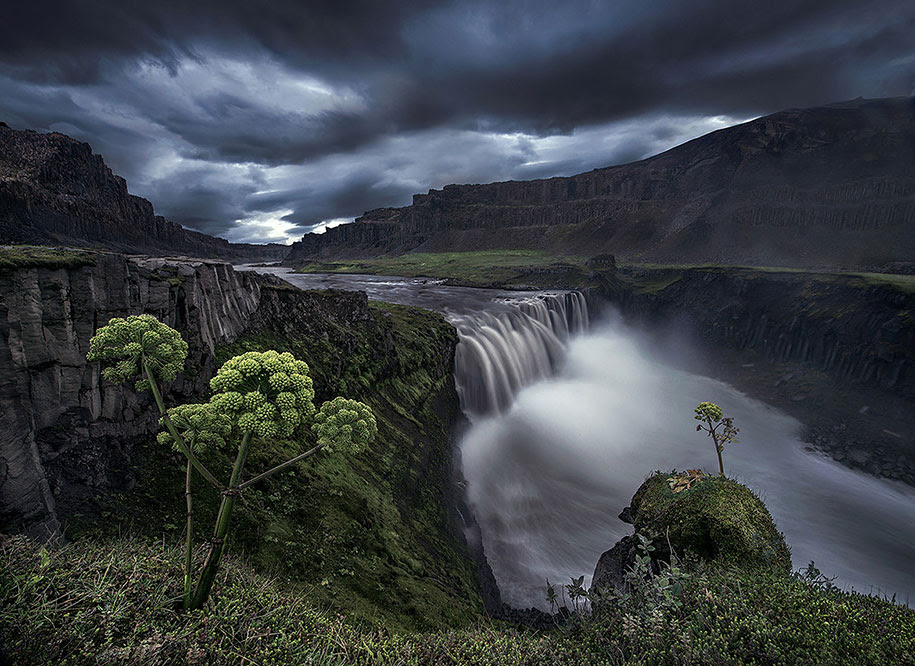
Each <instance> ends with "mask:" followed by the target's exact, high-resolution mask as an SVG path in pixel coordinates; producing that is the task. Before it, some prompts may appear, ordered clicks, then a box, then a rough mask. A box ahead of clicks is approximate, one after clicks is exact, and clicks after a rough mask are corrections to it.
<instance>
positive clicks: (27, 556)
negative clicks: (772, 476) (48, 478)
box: [0, 537, 915, 666]
mask: <svg viewBox="0 0 915 666" xmlns="http://www.w3.org/2000/svg"><path fill="white" fill-rule="evenodd" d="M172 543H173V542H169V541H163V540H161V539H141V538H137V537H120V538H117V539H114V540H101V541H100V540H93V539H86V540H82V541H80V542H77V543H73V544H70V545H68V546H65V547H63V548H61V549H59V550H52V551H45V550H43V549H40V548H39V547H37V546H35V545H33V544H30V543H29V542H27V541H26V540H25V539H24V538H22V537H15V538H11V539H6V540H5V541H3V542H2V545H0V662H3V663H10V664H17V666H38V665H41V666H44V665H46V664H47V665H51V664H53V665H56V666H81V665H83V664H86V665H89V664H92V665H97V664H109V665H111V666H128V665H130V666H139V665H141V664H142V665H143V666H157V665H165V664H199V665H201V666H202V665H204V664H206V665H215V666H223V665H241V664H257V665H259V666H266V665H272V664H277V665H280V664H283V665H285V664H289V665H291V666H295V665H299V664H301V665H304V664H312V665H321V664H327V665H330V664H340V665H346V664H365V665H370V664H390V665H398V666H412V665H416V666H420V665H428V666H437V665H439V664H478V665H481V666H483V665H491V666H503V665H505V666H509V665H510V666H521V665H525V666H539V665H541V664H551V665H554V666H562V665H569V666H572V665H575V666H579V665H581V664H588V665H595V666H597V665H601V664H604V665H611V666H618V665H619V666H621V665H623V664H628V665H645V666H648V665H656V664H659V665H671V666H674V665H677V666H679V665H684V666H685V665H687V664H690V665H710V666H711V665H713V664H714V665H722V664H757V665H760V666H762V665H772V666H776V665H785V666H788V665H792V666H794V665H799V666H820V665H823V666H831V665H835V666H845V665H847V664H856V665H867V664H873V665H878V664H880V665H883V664H912V663H915V611H912V609H909V608H905V607H902V606H899V605H896V604H894V603H891V602H890V601H886V600H883V599H879V598H877V597H873V596H866V595H860V594H855V593H849V592H843V591H840V590H835V589H828V587H826V586H825V585H823V584H822V583H818V582H817V581H815V580H808V581H805V580H802V579H798V578H796V577H792V576H786V575H776V574H773V573H771V572H768V573H767V572H763V571H757V572H752V573H748V572H745V571H741V570H739V569H736V568H733V567H727V566H717V565H699V566H697V567H696V568H695V569H693V570H692V572H691V574H690V576H689V578H688V579H686V582H685V585H684V589H683V592H682V593H681V595H680V597H679V599H680V602H681V606H680V607H678V608H670V607H665V608H664V609H663V610H660V611H658V610H654V609H653V608H651V607H647V606H646V605H645V603H646V602H640V603H641V604H642V605H641V606H637V605H633V604H632V603H627V602H622V603H619V604H617V603H611V604H610V605H608V606H606V607H605V609H604V610H602V611H601V612H600V613H598V614H596V615H594V616H592V617H589V618H585V619H584V620H582V621H579V622H577V623H575V624H574V625H573V626H571V627H568V628H565V629H563V630H556V631H553V632H549V633H546V634H535V633H530V632H523V631H519V630H516V629H513V628H511V627H508V626H505V625H501V624H499V623H495V624H491V623H488V622H485V621H482V622H480V623H478V624H476V625H474V626H470V627H467V628H464V629H451V630H441V631H435V632H428V631H426V632H422V631H410V632H394V631H390V630H389V629H387V628H385V627H376V628H371V629H368V628H360V627H358V626H354V625H352V624H350V623H349V622H347V621H346V620H345V619H343V618H342V617H341V616H340V615H338V614H337V613H335V612H334V611H333V610H331V609H327V608H323V607H322V604H321V603H320V602H319V600H317V599H316V598H315V597H314V596H313V595H312V594H311V593H310V592H309V591H308V590H307V589H304V588H302V587H300V586H296V585H294V584H290V583H289V582H288V581H284V580H282V579H280V578H276V577H268V576H264V575H261V574H258V573H255V572H254V571H253V570H252V567H251V565H250V563H249V562H246V561H245V560H243V559H240V558H239V557H237V556H229V557H227V558H226V559H225V561H224V566H223V567H222V570H221V572H220V575H219V578H218V581H217V588H216V589H217V594H216V595H215V596H214V597H213V599H212V600H211V605H210V606H209V607H208V608H207V609H205V610H203V611H191V612H183V611H180V610H177V605H176V602H177V601H178V598H179V597H180V594H181V590H180V580H181V571H182V562H183V559H182V558H183V552H182V550H181V548H180V546H178V545H177V544H175V545H172ZM199 554H200V555H202V553H199Z"/></svg>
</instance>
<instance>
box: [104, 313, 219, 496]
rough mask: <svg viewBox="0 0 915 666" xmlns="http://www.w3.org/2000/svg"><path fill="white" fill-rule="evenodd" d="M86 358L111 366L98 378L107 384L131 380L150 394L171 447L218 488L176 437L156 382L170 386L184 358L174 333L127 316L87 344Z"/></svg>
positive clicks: (149, 319) (152, 322)
mask: <svg viewBox="0 0 915 666" xmlns="http://www.w3.org/2000/svg"><path fill="white" fill-rule="evenodd" d="M86 358H87V360H89V361H100V362H108V363H114V365H111V366H109V367H107V368H105V369H104V370H102V376H103V377H104V378H105V379H107V380H108V381H110V382H113V383H115V384H124V383H126V382H129V381H131V380H135V383H134V387H135V388H136V390H137V391H140V392H142V391H151V392H152V394H153V398H154V399H155V401H156V406H157V407H158V408H159V415H160V417H161V419H162V420H163V421H164V422H165V427H166V428H167V429H168V432H169V433H170V434H171V436H172V438H173V440H174V442H175V446H176V447H177V448H178V450H179V451H181V452H182V453H183V454H184V455H185V456H187V459H188V460H189V461H190V463H191V464H192V465H193V466H194V467H195V468H196V469H197V471H198V472H200V474H202V475H203V477H204V478H205V479H206V480H207V481H209V482H210V483H211V484H212V485H214V486H216V487H217V488H220V489H221V488H222V485H221V484H220V483H219V481H217V480H216V477H215V476H213V475H212V474H211V473H210V471H209V470H208V469H207V468H206V467H205V466H204V465H203V463H201V462H200V460H199V459H198V458H197V456H196V455H194V452H193V451H191V450H190V448H188V446H187V444H186V443H185V442H184V438H183V437H181V435H180V434H178V431H177V430H176V429H175V426H174V424H173V423H172V420H171V418H170V417H169V415H168V412H167V411H166V409H165V402H164V401H163V399H162V392H161V391H160V389H159V382H160V381H161V382H170V381H173V380H174V379H175V377H177V376H178V373H179V372H180V371H181V369H182V368H183V367H184V361H185V359H186V358H187V343H186V342H185V341H184V340H183V339H182V338H181V334H180V333H178V331H176V330H175V329H173V328H172V327H171V326H168V325H167V324H163V323H162V322H161V321H159V320H158V319H156V318H155V317H153V316H152V315H131V316H130V317H127V318H126V319H122V318H120V317H115V318H114V319H112V320H111V321H109V322H108V324H107V325H105V326H102V327H101V328H100V329H98V330H97V331H96V332H95V335H94V336H93V337H92V339H91V340H89V353H88V354H87V355H86Z"/></svg>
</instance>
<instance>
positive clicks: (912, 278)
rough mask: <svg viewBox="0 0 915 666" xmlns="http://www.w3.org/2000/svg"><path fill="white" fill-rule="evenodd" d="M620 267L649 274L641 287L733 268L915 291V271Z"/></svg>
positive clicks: (653, 288)
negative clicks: (692, 273)
mask: <svg viewBox="0 0 915 666" xmlns="http://www.w3.org/2000/svg"><path fill="white" fill-rule="evenodd" d="M620 267H621V268H624V269H628V270H629V271H632V270H636V271H645V272H648V273H649V275H650V276H649V277H646V278H640V279H639V280H638V288H639V289H640V290H642V291H657V290H659V289H664V288H666V287H667V286H669V285H670V284H673V283H674V282H676V281H677V280H678V279H679V276H678V275H677V273H682V272H684V271H715V272H720V271H733V272H742V273H786V274H793V275H803V276H807V277H809V278H811V279H813V280H817V281H821V282H835V281H842V282H846V283H847V284H850V285H852V286H858V287H868V286H872V285H877V286H884V285H885V286H890V287H893V288H894V289H897V290H899V291H901V292H903V293H907V294H911V293H915V275H901V274H896V273H866V272H856V271H828V270H815V269H809V268H789V267H783V266H744V265H731V264H652V263H621V264H620Z"/></svg>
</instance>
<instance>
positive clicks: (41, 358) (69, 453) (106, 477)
mask: <svg viewBox="0 0 915 666" xmlns="http://www.w3.org/2000/svg"><path fill="white" fill-rule="evenodd" d="M94 261H95V265H88V266H83V267H79V268H73V269H65V268H58V269H47V268H26V269H20V270H15V271H8V272H4V273H0V338H2V340H3V342H4V344H2V345H0V423H2V428H0V531H2V530H4V529H9V528H13V529H24V530H25V531H27V532H29V533H30V534H33V535H35V536H47V535H49V534H54V533H56V532H57V529H58V516H57V510H56V505H57V503H58V502H63V503H64V504H66V505H67V507H68V512H69V513H75V512H78V511H79V510H80V509H81V508H82V506H83V504H84V502H85V501H87V500H89V499H90V497H91V495H92V494H93V493H94V492H95V491H96V490H98V489H104V488H112V487H119V486H120V487H125V486H129V484H130V482H131V480H130V479H131V470H130V467H131V456H130V454H131V450H132V448H133V446H134V445H135V444H137V443H138V442H139V441H141V440H144V439H146V438H148V437H149V436H150V433H153V432H155V431H156V430H157V427H158V426H157V423H156V419H157V417H156V415H155V413H154V412H155V410H154V409H152V401H151V398H150V397H149V395H148V394H137V393H135V392H134V391H130V390H124V389H122V388H121V387H117V386H113V385H111V384H108V383H107V382H102V381H101V380H100V378H99V368H98V364H89V363H87V361H86V353H87V352H88V351H89V338H90V337H92V335H94V332H95V330H96V329H97V328H98V327H99V326H102V325H104V324H105V323H106V322H107V321H108V320H109V319H111V318H112V317H118V316H126V315H128V314H139V313H149V314H152V315H155V316H156V317H158V318H159V319H161V320H162V321H164V322H166V323H168V324H169V325H170V326H173V327H175V328H177V329H178V330H179V331H181V333H182V334H183V336H184V338H185V340H187V342H188V344H189V347H190V352H189V355H188V362H187V368H188V369H189V371H190V372H189V373H187V374H186V375H182V376H179V378H178V379H177V381H175V382H174V383H173V384H172V386H171V387H170V391H171V392H172V393H173V394H174V395H173V397H175V398H189V397H191V396H192V395H194V394H197V393H199V392H200V391H202V390H203V388H204V387H205V382H206V381H207V380H208V378H209V377H210V376H212V374H213V372H214V371H215V367H214V360H213V351H214V348H215V346H216V345H217V344H220V343H223V342H226V341H229V340H232V339H234V338H235V337H236V336H238V335H239V334H240V333H241V331H242V330H243V329H244V328H245V326H246V321H247V318H248V316H249V315H250V314H251V313H253V312H254V311H255V310H256V308H257V305H258V303H259V300H260V298H259V296H260V290H261V287H262V284H263V283H264V280H263V279H259V278H257V276H254V275H251V274H247V273H236V272H234V271H233V270H232V267H231V266H229V265H227V264H221V263H207V262H199V261H198V262H184V263H180V262H174V261H169V260H164V259H156V258H138V257H131V258H127V257H125V256H123V255H116V254H103V253H99V254H96V255H94Z"/></svg>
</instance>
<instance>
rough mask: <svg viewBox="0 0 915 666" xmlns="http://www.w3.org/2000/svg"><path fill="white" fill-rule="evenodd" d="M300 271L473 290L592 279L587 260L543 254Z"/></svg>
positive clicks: (385, 260)
mask: <svg viewBox="0 0 915 666" xmlns="http://www.w3.org/2000/svg"><path fill="white" fill-rule="evenodd" d="M299 271H300V272H303V273H362V274H371V275H401V276H404V277H430V278H441V279H447V280H449V281H450V282H452V283H454V284H461V285H466V286H470V287H512V286H526V285H531V286H546V283H547V282H549V283H550V284H549V286H553V287H561V286H570V287H574V286H580V285H581V286H583V285H584V282H585V280H586V275H587V271H585V270H584V259H583V258H582V257H554V256H552V255H550V254H547V253H546V252H542V251H540V250H484V251H479V252H439V253H414V254H403V255H399V256H394V257H379V258H377V259H358V260H356V259H354V260H351V261H346V260H343V261H328V262H312V263H309V264H306V265H304V266H302V267H300V268H299ZM540 271H546V272H545V273H541V272H540ZM544 276H549V277H548V279H547V278H545V277H544Z"/></svg>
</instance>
